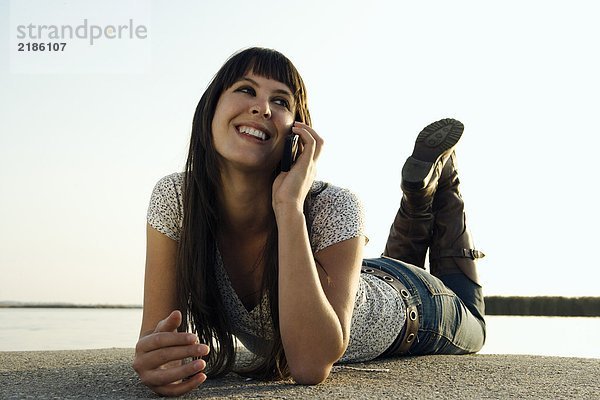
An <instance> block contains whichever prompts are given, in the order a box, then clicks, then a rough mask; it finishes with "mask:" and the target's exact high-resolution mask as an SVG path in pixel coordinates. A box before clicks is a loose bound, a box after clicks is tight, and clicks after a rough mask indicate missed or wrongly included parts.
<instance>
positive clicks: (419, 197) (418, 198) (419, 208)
mask: <svg viewBox="0 0 600 400" xmlns="http://www.w3.org/2000/svg"><path fill="white" fill-rule="evenodd" d="M463 129H464V127H463V124H462V123H460V122H459V121H456V120H454V119H449V118H447V119H443V120H440V121H437V122H434V123H432V124H430V125H428V126H427V127H425V128H424V129H423V130H422V131H421V133H419V136H418V137H417V140H416V142H415V148H414V150H413V153H412V155H411V156H410V157H409V158H408V159H407V160H406V162H405V164H404V166H403V168H402V184H401V187H402V192H403V194H402V200H401V202H400V208H399V210H398V213H397V214H396V218H395V219H394V223H393V224H392V227H391V228H390V234H389V236H388V240H387V243H386V246H385V251H384V252H383V255H384V256H387V257H392V258H395V259H398V260H402V261H404V262H407V263H409V264H413V265H416V266H418V267H421V268H425V255H426V254H427V249H428V248H429V246H430V244H431V239H432V234H433V213H432V203H433V199H434V194H435V192H436V189H437V186H438V179H439V177H440V175H441V172H442V168H443V166H444V163H445V162H446V160H447V159H448V157H450V154H451V153H452V152H453V149H454V146H455V145H456V143H457V142H458V140H459V139H460V136H461V135H462V132H463Z"/></svg>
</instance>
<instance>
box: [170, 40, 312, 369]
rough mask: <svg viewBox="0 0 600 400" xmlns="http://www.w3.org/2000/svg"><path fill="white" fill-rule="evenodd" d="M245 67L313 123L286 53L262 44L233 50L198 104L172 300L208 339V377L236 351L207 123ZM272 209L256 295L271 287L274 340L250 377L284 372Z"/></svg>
mask: <svg viewBox="0 0 600 400" xmlns="http://www.w3.org/2000/svg"><path fill="white" fill-rule="evenodd" d="M249 72H253V73H255V74H257V75H260V76H263V77H265V78H269V79H275V80H277V81H279V82H282V83H284V84H285V85H287V86H288V87H289V88H290V89H291V91H292V93H293V96H294V100H295V104H296V110H295V120H296V121H301V122H305V123H307V124H310V123H311V120H310V114H309V111H308V105H307V100H306V89H305V86H304V83H303V81H302V78H301V77H300V74H299V73H298V71H297V70H296V68H295V67H294V65H293V64H292V63H291V61H290V60H288V59H287V58H286V57H285V56H284V55H283V54H281V53H279V52H277V51H275V50H271V49H264V48H256V47H254V48H249V49H246V50H243V51H241V52H238V53H236V54H234V55H233V56H231V57H230V58H229V59H228V60H227V61H226V62H225V64H224V65H223V66H222V67H221V69H220V70H219V71H218V72H217V74H216V75H215V76H214V78H213V79H212V81H211V83H210V84H209V86H208V88H207V89H206V91H205V92H204V94H203V95H202V97H201V99H200V101H199V103H198V106H197V107H196V112H195V114H194V120H193V125H192V136H191V140H190V147H189V152H188V157H187V162H186V165H185V171H184V179H183V188H182V189H183V226H182V230H181V239H180V242H179V247H178V253H177V262H176V266H177V293H178V298H177V302H178V307H179V309H180V310H181V313H182V315H183V323H182V325H181V328H180V329H181V330H191V331H194V332H196V333H197V334H198V336H199V339H200V342H201V343H206V344H209V345H210V346H211V352H210V354H209V355H208V356H207V357H208V358H207V371H206V372H207V374H208V376H211V377H215V376H220V375H223V374H225V373H227V372H229V371H231V370H232V369H233V367H234V362H235V350H236V349H235V340H234V337H233V334H232V328H231V323H230V321H228V319H227V317H226V315H225V313H224V311H223V310H224V307H223V301H222V299H221V295H220V293H219V289H218V286H217V281H216V276H215V263H216V251H217V233H218V231H219V218H218V216H219V211H220V210H219V207H220V205H219V203H218V201H217V194H218V188H219V187H220V174H219V169H218V165H219V163H218V160H217V153H216V151H215V148H214V146H213V137H212V129H211V126H212V120H213V116H214V114H215V109H216V107H217V102H218V100H219V97H220V96H221V93H223V91H225V90H227V89H228V88H229V87H231V86H232V85H233V84H234V83H235V82H236V81H238V80H239V79H240V78H242V77H243V76H244V75H245V74H247V73H249ZM278 172H279V167H277V169H276V170H275V171H273V179H275V177H276V176H277V173H278ZM310 201H311V196H307V199H306V200H305V204H304V208H305V215H306V216H308V212H307V211H308V208H309V206H310ZM271 214H272V215H271V220H270V222H271V229H270V232H269V235H268V239H267V244H266V247H265V253H264V260H265V272H264V274H263V281H262V290H261V296H260V298H261V299H262V296H263V294H264V293H267V294H268V298H269V311H270V314H271V321H272V326H271V330H272V332H273V341H272V346H271V348H270V349H269V350H268V351H267V353H268V354H267V355H266V356H264V357H261V358H259V359H257V362H256V363H254V364H253V366H252V367H250V368H247V369H245V370H244V373H245V374H247V375H249V376H253V377H257V378H263V379H269V378H283V377H287V376H289V370H288V367H287V361H286V359H285V354H284V351H283V344H282V342H281V336H280V333H279V314H278V304H277V292H278V287H277V284H278V279H277V273H278V261H277V260H278V254H277V226H276V224H275V217H274V215H273V213H271ZM307 226H309V227H310V221H307ZM309 229H310V228H309Z"/></svg>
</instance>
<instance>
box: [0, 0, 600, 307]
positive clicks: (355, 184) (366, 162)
mask: <svg viewBox="0 0 600 400" xmlns="http://www.w3.org/2000/svg"><path fill="white" fill-rule="evenodd" d="M598 7H599V6H597V5H596V4H595V2H593V1H574V2H567V1H515V0H503V1H501V2H482V1H453V2H444V1H421V2H414V1H412V2H405V1H383V0H372V1H369V2H364V1H360V2H355V1H327V2H324V1H316V0H311V1H303V2H291V1H290V2H286V1H254V2H246V1H237V0H236V1H223V2H192V1H166V0H160V1H135V0H128V1H120V2H118V5H117V3H116V2H115V1H101V2H100V1H90V0H87V1H81V2H75V1H41V0H25V1H16V0H11V1H2V2H0V26H1V30H0V35H1V36H0V84H1V86H0V87H1V90H0V182H1V186H0V187H1V189H0V194H1V196H0V221H1V222H0V301H9V300H11V301H34V302H73V303H103V304H141V302H142V296H143V275H144V261H145V225H146V220H145V218H146V211H147V207H148V202H149V199H150V194H151V192H152V189H153V187H154V184H155V183H156V182H157V181H158V180H159V179H160V178H161V177H163V176H165V175H168V174H170V173H172V172H176V171H181V170H182V169H183V166H184V163H185V158H186V152H187V146H188V143H189V136H190V128H191V121H192V116H193V113H194V110H195V107H196V104H197V102H198V100H199V99H200V96H201V95H202V93H203V91H204V89H205V88H206V86H207V85H208V83H209V81H210V79H211V78H212V76H213V75H214V74H215V73H216V71H217V70H218V69H219V67H220V66H221V65H222V64H223V62H224V61H225V60H226V59H227V58H228V57H229V56H230V55H231V54H232V53H234V52H236V51H238V50H240V49H243V48H247V47H251V46H263V47H269V48H274V49H277V50H279V51H281V52H282V53H284V54H285V55H286V56H288V57H289V58H290V59H291V60H292V62H293V63H294V64H295V65H296V67H297V68H298V70H299V71H300V73H301V74H302V76H303V79H304V81H305V83H306V85H307V88H308V95H309V105H310V109H311V115H312V117H313V127H314V128H315V130H317V132H319V134H320V135H321V136H322V137H323V138H324V139H325V148H324V150H323V153H322V155H321V158H320V160H319V164H318V179H320V180H324V181H328V182H330V183H332V184H335V185H337V186H342V187H346V188H349V189H350V190H352V191H353V192H355V193H356V194H357V195H358V197H359V198H360V199H361V200H362V202H363V204H364V206H365V213H366V224H367V225H366V227H367V234H368V236H369V239H370V241H369V244H368V245H367V247H366V248H365V256H366V257H377V256H379V255H380V254H381V252H382V250H383V248H384V245H385V241H386V239H387V235H388V232H389V227H390V224H391V222H392V220H393V218H394V215H395V213H396V210H397V208H398V205H399V202H400V195H401V192H400V171H401V168H402V164H403V163H404V161H405V159H406V158H407V157H408V156H409V155H410V153H411V152H412V148H413V144H414V139H415V137H416V135H417V134H418V132H419V131H420V130H421V129H422V128H423V127H424V126H426V125H428V124H429V123H431V122H433V121H436V120H439V119H441V118H446V117H452V118H456V119H459V120H460V121H462V122H463V123H464V125H465V132H464V135H463V137H462V139H461V141H460V143H459V145H458V147H457V149H456V152H457V164H458V168H459V173H460V177H461V182H462V183H461V190H462V193H463V198H464V199H465V202H466V210H467V218H468V220H467V221H468V224H469V228H470V230H471V232H472V234H473V236H474V238H475V244H476V247H477V248H478V249H480V250H482V251H484V252H485V253H486V254H487V257H486V258H485V259H483V260H482V261H481V262H480V264H479V271H480V275H481V277H482V280H483V282H484V290H485V294H486V295H519V296H532V295H556V296H600V289H598V282H600V272H599V271H600V265H599V262H598V257H597V256H595V255H594V249H595V248H597V247H598V243H597V239H598V228H597V227H598V225H600V217H599V216H598V210H597V209H596V206H594V204H597V200H596V196H597V192H598V190H597V183H598V178H597V171H596V168H597V162H596V158H597V155H596V152H597V151H598V149H599V148H600V146H599V144H600V139H599V138H598V133H599V128H598V126H599V123H598V120H597V119H598V116H599V112H598V110H600V99H599V96H598V93H600V75H599V74H598V72H597V71H600V52H599V51H598V38H599V37H600V25H598V23H597V21H596V19H597V16H598V15H599V14H598V11H599V10H598ZM84 20H87V26H88V28H89V29H90V30H89V31H87V33H88V34H89V35H88V37H87V38H66V39H65V38H63V39H62V40H59V39H53V41H54V42H66V43H67V45H66V49H65V50H64V51H57V52H54V53H51V52H45V53H44V52H33V51H29V52H28V51H22V52H18V51H17V50H18V46H19V45H18V43H34V42H36V43H41V42H43V41H42V40H40V39H39V38H37V37H31V35H30V36H26V37H25V38H19V37H18V30H17V27H18V26H19V25H24V26H27V25H28V24H32V25H34V26H42V25H45V26H50V25H56V26H59V25H61V24H70V25H71V26H73V27H76V26H79V25H83V24H84ZM130 20H131V22H132V23H133V25H132V26H134V28H135V27H138V26H143V27H145V28H146V31H145V36H144V34H143V31H138V33H140V32H141V33H142V34H141V35H140V36H135V37H130V36H128V32H129V31H125V33H124V34H123V36H122V37H121V38H113V39H109V38H108V37H106V36H108V35H114V34H115V31H114V30H110V28H108V29H109V30H108V31H105V34H106V36H105V37H101V38H98V39H95V41H94V40H92V42H93V43H92V44H90V37H91V32H92V31H91V28H90V27H91V25H95V26H99V27H101V28H102V29H104V28H106V27H107V26H109V25H110V26H113V25H114V26H117V25H125V24H128V23H129V21H130ZM88 28H86V29H88ZM47 29H49V28H47ZM46 32H48V30H47V31H46ZM106 32H108V33H106ZM34 33H35V32H34ZM30 46H31V45H30Z"/></svg>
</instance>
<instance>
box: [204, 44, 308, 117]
mask: <svg viewBox="0 0 600 400" xmlns="http://www.w3.org/2000/svg"><path fill="white" fill-rule="evenodd" d="M251 72H252V73H254V74H256V75H258V76H261V77H263V78H267V79H273V80H276V81H278V82H281V83H283V84H284V85H286V86H287V87H288V88H289V89H290V91H291V92H292V95H293V96H294V102H295V104H296V116H295V120H296V121H300V122H304V123H307V124H309V125H310V123H311V118H310V113H309V111H308V104H307V98H306V88H305V86H304V82H303V81H302V77H301V76H300V73H299V72H298V70H297V69H296V67H294V64H292V62H291V61H290V60H289V59H288V58H287V57H286V56H284V55H283V54H281V53H280V52H278V51H276V50H272V49H265V48H261V47H252V48H249V49H245V50H242V51H240V52H238V53H236V54H234V55H233V56H231V57H230V58H229V59H228V60H227V61H226V62H225V64H224V65H223V66H222V67H221V69H220V70H219V72H217V74H216V75H215V77H214V78H213V80H212V82H211V84H210V85H209V87H208V89H207V91H206V92H205V94H204V95H203V97H204V96H207V98H208V102H207V103H206V104H205V108H203V110H202V112H204V113H207V115H209V116H210V118H211V119H212V115H214V112H215V109H216V105H217V101H218V97H219V96H220V95H221V93H222V92H223V91H225V90H227V89H229V88H230V87H231V86H232V85H233V84H234V83H236V82H237V81H239V80H240V79H241V78H243V77H244V76H245V75H247V74H248V73H251Z"/></svg>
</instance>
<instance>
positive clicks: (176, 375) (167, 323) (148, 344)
mask: <svg viewBox="0 0 600 400" xmlns="http://www.w3.org/2000/svg"><path fill="white" fill-rule="evenodd" d="M146 232H147V248H146V274H145V279H144V311H143V317H142V327H141V329H140V340H139V341H138V343H137V345H136V348H135V359H134V361H133V368H134V369H135V371H136V372H137V373H138V375H139V376H140V379H141V381H142V382H143V383H144V384H145V385H146V386H148V387H149V388H150V389H152V390H153V391H154V392H156V393H158V394H162V395H166V396H177V395H181V394H183V393H187V392H189V391H190V390H192V389H194V388H196V387H197V386H198V385H200V384H201V383H202V382H204V381H205V380H206V375H204V374H203V373H201V371H202V370H204V368H205V367H206V363H205V362H204V360H195V361H194V362H190V363H188V364H183V362H182V360H183V359H185V358H188V357H201V356H204V355H206V354H208V351H209V349H208V346H206V345H205V344H198V343H197V340H198V338H197V337H196V335H193V334H190V333H180V332H177V327H179V325H180V324H181V319H182V317H181V313H180V312H179V311H174V310H175V306H176V293H175V287H176V286H175V256H176V252H177V242H175V241H174V240H172V239H170V238H168V237H167V236H165V235H163V234H162V233H160V232H158V231H157V230H155V229H154V228H152V227H151V226H150V225H147V229H146ZM163 318H164V319H163ZM194 374H196V375H194ZM192 375H193V376H192ZM187 377H190V378H189V379H185V378H187Z"/></svg>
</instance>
